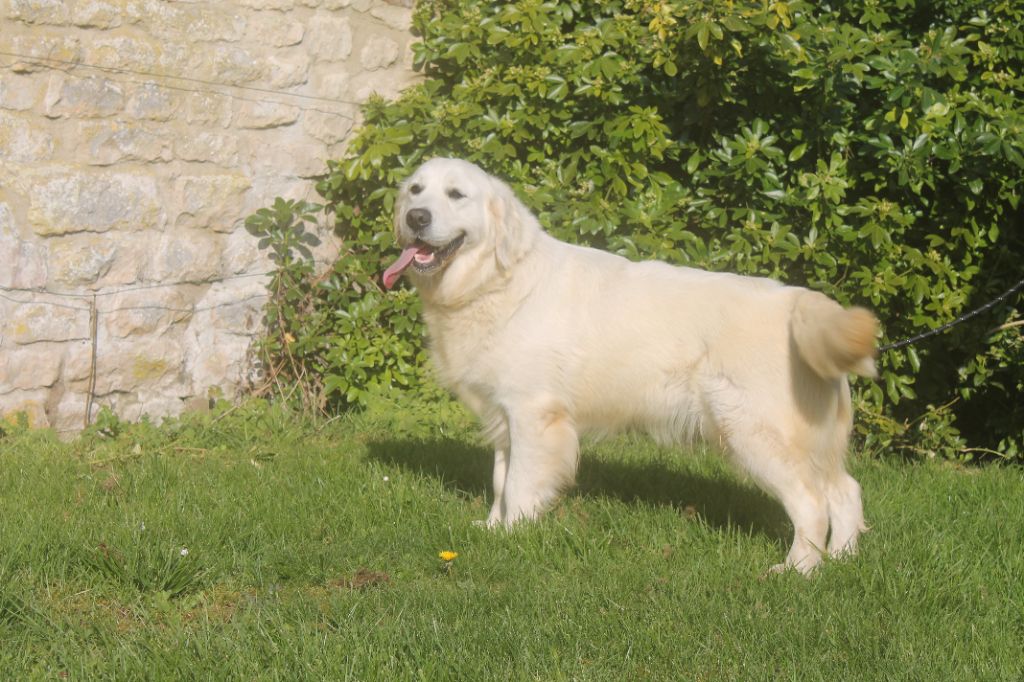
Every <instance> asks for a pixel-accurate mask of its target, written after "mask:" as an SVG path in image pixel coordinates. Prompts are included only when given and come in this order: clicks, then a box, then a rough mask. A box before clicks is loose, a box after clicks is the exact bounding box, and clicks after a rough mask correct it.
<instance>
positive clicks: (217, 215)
mask: <svg viewBox="0 0 1024 682" xmlns="http://www.w3.org/2000/svg"><path fill="white" fill-rule="evenodd" d="M251 184H252V183H251V182H250V181H249V179H248V178H246V177H245V176H244V175H185V176H182V177H180V178H178V179H177V181H176V183H175V196H176V198H177V205H178V206H179V207H180V212H179V214H178V216H177V218H176V219H175V228H176V229H187V228H193V229H212V230H215V231H218V232H230V231H231V230H233V229H234V228H235V226H236V224H237V223H238V222H239V221H241V220H243V219H244V218H245V213H244V211H243V207H244V206H245V194H246V191H247V190H248V189H249V187H251Z"/></svg>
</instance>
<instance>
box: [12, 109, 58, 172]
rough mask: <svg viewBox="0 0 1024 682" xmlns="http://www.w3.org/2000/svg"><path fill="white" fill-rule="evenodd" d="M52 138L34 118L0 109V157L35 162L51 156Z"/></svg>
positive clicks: (13, 160)
mask: <svg viewBox="0 0 1024 682" xmlns="http://www.w3.org/2000/svg"><path fill="white" fill-rule="evenodd" d="M53 150H54V140H53V136H52V135H50V134H49V133H48V132H47V131H46V130H45V129H44V128H43V126H42V125H41V123H40V122H39V121H38V119H36V120H35V121H34V120H33V119H32V118H30V117H28V116H26V115H23V114H8V113H6V112H3V111H0V159H3V160H5V161H9V162H14V163H37V162H39V161H47V160H49V159H52V158H53Z"/></svg>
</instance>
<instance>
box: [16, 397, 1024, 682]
mask: <svg viewBox="0 0 1024 682" xmlns="http://www.w3.org/2000/svg"><path fill="white" fill-rule="evenodd" d="M396 414H398V415H400V416H397V417H396V416H392V417H383V416H375V417H374V416H361V417H353V418H346V419H342V420H338V421H334V422H328V423H321V424H319V425H311V424H310V423H308V422H305V421H303V420H302V419H300V418H297V417H294V416H291V415H288V414H285V413H283V412H280V411H276V410H273V409H270V410H268V409H262V408H258V407H254V406H247V407H243V408H241V409H238V410H233V411H231V412H230V413H228V414H220V415H218V416H211V415H206V416H197V417H190V418H188V419H185V420H182V421H180V422H176V423H173V424H170V425H167V426H164V427H162V428H159V429H158V428H155V427H151V426H147V425H139V426H133V427H123V429H122V427H120V426H119V425H117V424H114V425H113V426H112V431H114V432H118V433H114V434H113V435H111V436H108V437H100V436H98V435H95V434H94V435H89V436H84V437H82V438H80V439H78V440H77V441H75V442H72V443H61V442H59V441H58V440H56V439H55V438H53V437H51V436H50V435H48V434H46V433H32V432H24V431H17V432H13V433H12V432H9V433H7V434H6V435H5V436H4V437H3V438H0V642H2V643H3V646H2V647H0V671H3V673H2V675H0V676H2V677H3V678H4V679H18V680H22V679H65V678H66V679H83V680H84V679H89V680H94V679H117V680H125V679H139V678H143V679H146V678H150V679H180V678H186V679H218V680H227V679H245V680H252V679H281V680H298V679H316V680H319V679H334V680H343V679H361V680H392V679H394V680H404V679H425V680H447V679H457V680H506V679H511V680H559V679H587V680H631V679H661V680H682V679H694V680H778V679H798V680H816V679H822V680H830V681H831V680H882V679H885V680H902V679H905V680H961V679H963V680H1020V679H1022V676H1024V650H1022V644H1021V642H1024V552H1022V545H1021V540H1022V538H1024V471H1022V470H1021V469H1019V468H995V467H992V468H985V469H966V470H965V469H959V468H955V467H952V466H948V465H940V464H930V465H909V464H905V463H898V462H878V461H867V460H859V459H855V460H854V462H853V469H854V474H855V475H856V476H857V478H858V479H859V480H860V481H861V484H862V485H863V488H864V496H865V503H866V510H867V515H868V520H869V523H870V524H871V525H872V527H873V529H872V531H871V532H870V533H868V534H867V535H866V536H865V537H864V539H863V546H862V552H861V554H860V555H859V556H858V557H857V558H856V559H854V560H850V561H842V562H829V563H827V564H825V565H824V566H823V568H822V569H820V570H819V571H818V573H817V574H816V575H815V577H814V578H813V579H811V580H805V579H803V578H801V577H799V576H797V575H794V574H784V575H779V576H771V577H768V578H767V579H763V578H762V574H763V573H764V571H765V569H767V568H768V566H769V565H771V564H773V563H775V562H778V561H780V560H781V559H782V557H783V556H784V554H785V552H786V549H787V543H788V541H789V535H790V528H789V526H788V523H787V521H786V518H785V515H784V514H783V512H782V511H781V509H780V508H779V507H778V506H777V505H776V504H775V503H773V502H772V501H771V500H769V499H768V498H766V497H764V496H763V495H762V494H760V493H759V492H758V491H757V490H756V489H754V488H753V487H751V485H749V484H748V483H745V482H743V481H742V480H741V479H739V478H738V477H736V476H735V475H734V474H733V473H732V472H731V471H730V470H729V469H728V468H727V467H726V466H724V465H723V464H722V463H721V462H720V460H719V459H718V458H717V457H715V456H714V455H713V454H708V453H699V452H698V453H694V454H690V455H687V456H680V455H679V454H678V453H676V452H673V451H671V450H667V449H663V448H658V447H656V446H654V445H652V444H650V443H649V442H647V441H646V440H642V439H639V438H636V439H634V438H626V439H620V440H615V441H609V442H605V443H601V444H596V445H589V446H587V447H586V448H585V450H584V457H583V461H582V465H581V471H580V485H579V487H578V488H577V489H576V490H575V491H574V492H573V493H571V494H570V495H569V496H568V497H567V498H566V499H565V501H564V502H563V503H562V504H561V505H559V506H558V507H557V508H556V509H555V510H553V512H552V513H551V514H550V515H548V516H547V517H546V518H545V519H544V520H543V521H541V522H539V523H537V524H534V525H530V526H527V527H522V528H519V529H517V530H515V531H513V532H492V531H488V530H486V529H482V528H480V527H477V526H475V525H474V524H473V521H474V520H476V519H481V518H483V517H484V516H485V515H486V512H487V507H488V502H489V493H488V491H487V486H488V485H489V480H490V479H489V474H490V454H489V452H488V450H487V449H486V448H484V447H483V446H481V445H480V443H479V441H478V439H477V438H476V437H475V435H474V431H473V430H472V428H471V426H469V425H468V423H467V421H466V420H465V419H456V420H455V422H456V425H455V426H453V427H451V428H448V429H445V430H441V429H439V428H438V427H437V426H430V425H424V426H416V425H415V422H416V421H417V420H416V419H415V418H414V417H415V414H417V413H416V412H415V411H413V412H411V413H410V414H412V415H413V417H409V416H401V415H403V413H402V412H398V413H396ZM426 421H429V420H426ZM441 550H452V551H455V552H458V557H457V558H456V559H455V560H454V561H452V562H451V564H450V565H448V566H447V567H446V565H445V563H444V562H443V561H441V559H439V558H438V552H439V551H441Z"/></svg>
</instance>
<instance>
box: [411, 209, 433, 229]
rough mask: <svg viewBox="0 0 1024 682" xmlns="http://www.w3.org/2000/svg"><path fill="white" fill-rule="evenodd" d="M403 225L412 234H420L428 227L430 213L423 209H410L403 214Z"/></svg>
mask: <svg viewBox="0 0 1024 682" xmlns="http://www.w3.org/2000/svg"><path fill="white" fill-rule="evenodd" d="M405 224H406V225H408V226H409V229H410V230H412V231H413V232H422V231H423V230H425V229H427V228H428V227H430V211H428V210H427V209H425V208H410V209H409V212H408V213H406V214H405Z"/></svg>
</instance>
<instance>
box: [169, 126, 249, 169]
mask: <svg viewBox="0 0 1024 682" xmlns="http://www.w3.org/2000/svg"><path fill="white" fill-rule="evenodd" d="M174 155H175V156H176V157H178V158H179V159H181V160H182V161H197V162H199V163H213V164H217V165H218V166H237V165H238V136H237V135H230V134H222V133H211V132H206V131H203V132H200V133H197V134H195V135H183V136H181V137H178V138H177V139H176V140H175V141H174Z"/></svg>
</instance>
